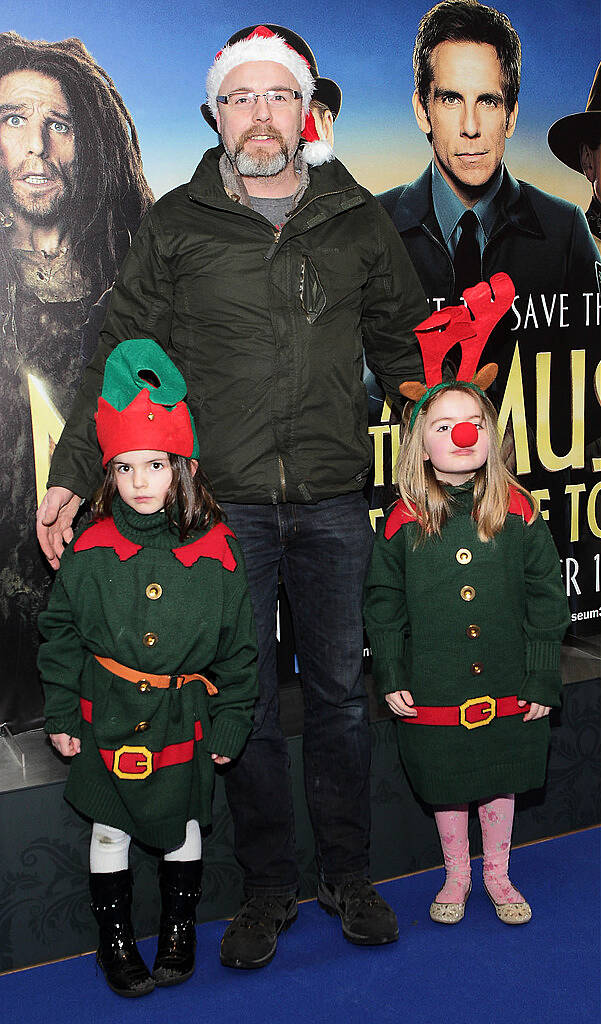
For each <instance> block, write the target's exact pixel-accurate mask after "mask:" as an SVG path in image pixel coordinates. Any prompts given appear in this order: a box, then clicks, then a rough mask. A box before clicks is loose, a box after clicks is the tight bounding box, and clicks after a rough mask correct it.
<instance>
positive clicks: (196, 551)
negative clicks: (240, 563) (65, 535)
mask: <svg viewBox="0 0 601 1024" xmlns="http://www.w3.org/2000/svg"><path fill="white" fill-rule="evenodd" d="M234 536H235V534H234V533H233V531H232V530H230V528H229V526H226V525H225V523H217V525H216V526H214V527H213V528H212V529H211V530H209V532H208V533H206V534H205V535H204V536H203V537H199V538H198V539H197V540H195V541H193V542H192V543H191V544H183V545H181V546H180V547H175V548H172V549H171V550H172V551H173V554H174V555H175V557H176V558H177V560H178V561H179V562H181V564H182V565H185V566H186V568H189V567H190V566H191V565H194V563H195V562H197V561H198V559H199V558H215V559H216V560H217V561H218V562H221V564H222V565H223V567H224V569H227V570H228V571H229V572H233V571H234V569H235V568H236V565H237V563H236V559H235V558H234V555H233V554H232V550H231V548H230V546H229V544H228V542H227V540H226V537H234ZM92 548H112V549H113V551H114V552H115V554H116V555H117V556H118V558H119V559H120V560H121V561H122V562H126V561H127V559H128V558H132V557H133V556H134V555H137V554H138V551H141V550H142V545H141V544H135V543H134V542H133V541H131V540H128V539H127V537H124V536H123V534H121V533H119V531H118V529H117V527H116V526H115V521H114V520H113V519H99V520H98V522H97V523H93V524H92V526H89V527H88V529H87V530H84V532H83V533H82V535H81V537H79V538H78V539H77V540H76V541H75V544H74V545H73V550H74V551H90V550H91V549H92Z"/></svg>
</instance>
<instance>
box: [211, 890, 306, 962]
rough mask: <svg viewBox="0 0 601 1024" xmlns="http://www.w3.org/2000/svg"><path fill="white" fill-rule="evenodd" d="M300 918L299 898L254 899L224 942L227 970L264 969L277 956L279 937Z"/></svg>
mask: <svg viewBox="0 0 601 1024" xmlns="http://www.w3.org/2000/svg"><path fill="white" fill-rule="evenodd" d="M297 917H298V903H297V901H296V896H283V897H280V896H251V897H250V899H248V900H247V901H246V903H244V904H243V905H242V906H241V907H240V910H239V911H238V913H237V914H236V916H235V918H234V920H233V921H232V922H231V923H230V924H229V925H228V927H227V929H226V931H225V935H224V936H223V939H222V940H221V953H220V957H221V963H222V964H224V965H225V967H240V968H246V969H250V968H253V967H265V965H266V964H268V963H269V961H270V960H273V958H274V956H275V951H276V947H277V944H278V935H279V934H280V932H281V931H283V930H284V928H289V927H290V925H291V924H292V923H293V921H296V918H297Z"/></svg>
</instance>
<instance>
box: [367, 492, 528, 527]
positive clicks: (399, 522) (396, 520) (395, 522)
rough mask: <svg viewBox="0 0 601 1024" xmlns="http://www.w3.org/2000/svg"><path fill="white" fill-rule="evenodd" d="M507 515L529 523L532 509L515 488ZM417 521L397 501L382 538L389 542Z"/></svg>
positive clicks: (405, 506) (411, 511)
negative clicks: (401, 530) (406, 526)
mask: <svg viewBox="0 0 601 1024" xmlns="http://www.w3.org/2000/svg"><path fill="white" fill-rule="evenodd" d="M507 514H508V515H516V516H521V517H522V519H524V520H525V521H526V522H529V521H530V519H531V518H532V507H531V505H530V502H529V501H528V499H527V497H526V495H525V494H522V492H521V491H518V489H517V487H511V488H510V497H509V508H508V509H507ZM416 521H417V515H416V512H415V509H413V508H411V507H410V506H409V505H405V503H404V502H403V501H400V500H399V501H397V503H396V504H395V505H394V507H393V509H392V512H391V513H390V515H389V517H388V519H387V521H386V526H385V527H384V537H385V538H386V540H390V538H391V537H394V535H395V533H398V531H399V530H400V529H401V527H402V526H405V525H406V524H407V523H415V522H416Z"/></svg>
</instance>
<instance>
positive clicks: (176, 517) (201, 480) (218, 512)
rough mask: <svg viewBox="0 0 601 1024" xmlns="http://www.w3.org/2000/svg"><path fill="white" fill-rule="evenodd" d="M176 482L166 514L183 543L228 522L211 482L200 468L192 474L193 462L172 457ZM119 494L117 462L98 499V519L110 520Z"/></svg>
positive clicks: (169, 493) (108, 469) (171, 487)
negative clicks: (197, 531) (198, 533)
mask: <svg viewBox="0 0 601 1024" xmlns="http://www.w3.org/2000/svg"><path fill="white" fill-rule="evenodd" d="M169 463H170V465H171V469H172V470H173V479H172V480H171V484H170V485H169V490H168V491H167V497H166V498H165V512H166V515H167V519H168V520H169V525H170V527H171V529H172V530H173V532H174V533H177V532H179V539H180V541H184V540H187V539H188V537H190V536H191V535H192V533H194V531H195V530H202V529H205V528H207V527H209V526H214V525H215V523H221V522H222V521H223V520H224V519H225V515H224V513H223V509H222V508H221V507H220V505H219V504H218V503H217V501H216V499H215V497H214V496H213V490H212V488H211V484H210V483H209V480H208V478H207V477H206V476H205V474H204V473H203V471H202V469H201V468H200V466H198V465H197V467H196V472H195V473H193V472H192V464H191V460H190V459H187V458H185V457H184V456H183V455H171V454H169ZM116 492H117V479H116V475H115V469H114V466H113V461H112V459H111V461H110V462H109V464H108V466H107V467H106V475H105V477H104V483H103V485H102V487H101V489H100V491H99V493H98V495H97V496H96V497H95V499H94V505H93V512H94V519H95V520H97V519H103V518H104V517H105V516H110V515H111V512H112V508H113V498H114V496H115V494H116Z"/></svg>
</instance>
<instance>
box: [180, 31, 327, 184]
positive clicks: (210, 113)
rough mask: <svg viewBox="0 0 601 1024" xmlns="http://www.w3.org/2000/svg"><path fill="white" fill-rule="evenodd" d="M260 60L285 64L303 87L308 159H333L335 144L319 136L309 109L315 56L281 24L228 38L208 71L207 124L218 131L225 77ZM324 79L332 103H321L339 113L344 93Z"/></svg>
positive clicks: (305, 154)
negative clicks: (332, 144)
mask: <svg viewBox="0 0 601 1024" xmlns="http://www.w3.org/2000/svg"><path fill="white" fill-rule="evenodd" d="M261 60H266V61H274V62H275V63H277V64H283V65H284V67H286V68H287V69H288V70H289V71H290V73H291V74H292V75H294V77H295V78H296V80H297V82H298V84H299V86H300V91H301V93H302V99H303V109H304V111H305V115H306V121H305V126H304V128H303V132H302V136H301V139H302V140H304V141H305V143H306V144H305V146H303V149H302V155H303V159H304V160H305V162H306V163H308V164H311V165H313V166H316V165H319V164H322V163H325V162H326V161H328V160H332V159H333V157H334V154H333V151H332V147H331V146H329V145H328V143H325V142H323V141H322V140H321V139H320V138H319V135H318V133H317V129H316V127H315V121H314V119H313V115H312V114H311V112H310V111H309V103H310V101H311V98H312V96H314V94H315V92H316V84H317V81H318V79H319V74H318V70H317V61H316V60H315V55H314V54H313V51H312V50H311V48H310V46H309V45H308V44H307V43H306V42H305V40H304V39H303V38H302V36H299V35H297V33H296V32H292V30H291V29H288V28H284V27H283V26H281V25H249V26H247V28H243V29H240V31H239V32H235V33H234V35H233V36H231V37H230V38H229V39H228V41H227V43H226V44H225V46H224V47H223V49H222V50H220V51H219V53H218V54H217V55H216V57H215V60H214V62H213V65H212V66H211V68H210V69H209V72H208V74H207V103H206V104H203V105H202V107H201V108H200V109H201V111H202V114H203V117H204V118H205V120H206V121H207V123H208V124H210V125H211V127H212V128H214V129H215V131H217V121H216V117H217V96H218V94H219V90H220V87H221V83H222V82H223V80H224V78H225V76H226V75H227V74H228V73H229V72H230V71H232V70H233V69H234V68H236V67H238V65H240V64H246V63H248V62H249V61H261ZM322 82H323V89H322V90H321V92H322V95H323V96H324V97H325V96H326V95H327V96H328V97H329V100H330V101H331V103H332V104H333V106H330V103H329V102H328V101H327V100H326V99H325V98H324V99H323V100H322V102H324V103H327V105H328V106H330V109H331V110H332V112H333V113H334V109H335V108H336V114H337V113H338V111H339V110H340V104H341V102H342V93H341V91H340V89H339V87H338V86H337V85H336V83H335V82H333V81H332V80H331V79H323V80H322ZM336 114H334V116H336Z"/></svg>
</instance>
